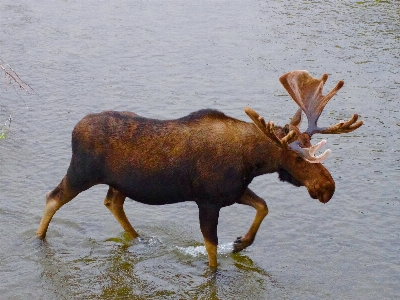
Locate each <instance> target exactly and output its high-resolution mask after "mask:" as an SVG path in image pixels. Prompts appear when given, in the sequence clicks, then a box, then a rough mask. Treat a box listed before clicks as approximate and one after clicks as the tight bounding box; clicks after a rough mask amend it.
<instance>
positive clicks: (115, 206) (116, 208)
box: [104, 187, 139, 239]
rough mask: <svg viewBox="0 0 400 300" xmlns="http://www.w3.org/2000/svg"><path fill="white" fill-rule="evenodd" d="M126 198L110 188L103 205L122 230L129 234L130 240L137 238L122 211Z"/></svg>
mask: <svg viewBox="0 0 400 300" xmlns="http://www.w3.org/2000/svg"><path fill="white" fill-rule="evenodd" d="M125 198H126V196H125V195H124V194H122V193H121V192H119V191H118V190H116V189H114V188H112V187H110V188H109V189H108V192H107V196H106V198H105V199H104V205H105V206H106V207H107V208H108V209H109V210H110V211H111V213H112V214H113V215H114V217H115V218H116V219H117V221H118V222H119V223H120V224H121V226H122V228H124V230H125V231H126V232H127V233H128V234H129V236H130V237H131V238H132V239H135V238H137V237H138V236H139V234H138V233H137V232H136V230H135V229H133V227H132V225H131V223H129V220H128V218H127V217H126V215H125V211H124V202H125Z"/></svg>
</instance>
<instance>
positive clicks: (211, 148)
mask: <svg viewBox="0 0 400 300" xmlns="http://www.w3.org/2000/svg"><path fill="white" fill-rule="evenodd" d="M327 78H328V75H326V74H325V75H323V76H322V78H321V79H315V78H312V77H311V76H310V75H309V74H308V72H307V71H292V72H290V73H287V74H285V75H283V76H282V77H281V78H280V81H281V83H282V84H283V86H284V87H285V89H286V90H287V91H288V93H289V94H290V96H291V97H292V98H293V100H294V101H295V102H296V103H297V104H298V105H299V107H300V109H299V110H298V111H297V112H296V114H295V115H294V117H293V119H292V121H291V122H290V124H287V125H286V126H284V127H279V126H277V127H275V126H274V125H273V123H272V122H269V123H266V122H265V121H264V119H263V118H262V117H260V116H259V115H258V114H257V113H256V112H255V111H254V110H252V109H250V108H246V109H245V112H246V114H247V115H248V116H249V117H250V118H251V120H252V121H253V122H252V123H247V122H243V121H240V120H237V119H234V118H231V117H228V116H226V115H225V114H223V113H221V112H219V111H215V110H200V111H197V112H194V113H191V114H190V115H188V116H186V117H183V118H180V119H176V120H155V119H147V118H143V117H140V116H138V115H136V114H134V113H132V112H115V111H114V112H113V111H108V112H103V113H98V114H91V115H88V116H86V117H84V118H83V119H82V120H81V121H80V122H79V123H78V124H77V125H76V126H75V128H74V130H73V132H72V159H71V163H70V166H69V168H68V171H67V174H66V175H65V177H64V178H63V179H62V180H61V183H60V184H59V185H58V186H57V187H56V188H55V189H54V190H52V191H50V192H49V193H48V194H47V195H46V206H45V209H44V214H43V217H42V220H41V222H40V225H39V229H38V231H37V236H38V237H39V238H40V239H43V238H44V237H45V235H46V232H47V229H48V226H49V224H50V221H51V219H52V217H53V216H54V214H55V213H56V211H57V210H58V209H60V207H61V206H63V205H64V204H66V203H67V202H69V201H71V200H72V199H73V198H74V197H76V196H77V195H78V194H79V193H80V192H82V191H84V190H87V189H89V188H90V187H92V186H94V185H96V184H107V185H108V186H109V190H108V193H107V195H106V198H105V200H104V204H105V206H106V207H107V208H108V209H109V210H110V211H111V213H112V214H113V215H114V216H115V218H116V219H117V220H118V222H119V223H120V224H121V225H122V227H123V228H124V230H125V231H126V232H127V233H128V234H129V235H130V236H131V237H132V238H136V237H138V233H137V232H136V231H135V229H134V228H133V227H132V225H131V224H130V222H129V221H128V219H127V217H126V215H125V212H124V209H123V204H124V201H125V198H126V197H128V198H131V199H133V200H135V201H139V202H141V203H145V204H150V205H163V204H169V203H178V202H183V201H194V202H196V204H197V206H198V208H199V220H200V229H201V232H202V234H203V237H204V241H205V246H206V250H207V253H208V259H209V265H210V266H211V267H216V266H217V245H218V236H217V224H218V216H219V211H220V209H221V208H222V207H225V206H229V205H232V204H234V203H240V204H244V205H249V206H252V207H254V208H255V209H256V215H255V218H254V221H253V223H252V225H251V226H250V229H249V230H248V232H247V233H246V234H244V235H243V236H241V237H238V238H237V239H236V241H235V242H234V244H233V251H241V250H243V249H244V248H246V247H248V246H249V245H251V244H252V243H253V241H254V238H255V236H256V233H257V231H258V228H259V227H260V224H261V222H262V220H263V219H264V217H265V216H266V215H267V214H268V208H267V205H266V203H265V201H264V200H263V199H261V198H260V197H258V196H257V195H256V194H255V193H254V192H253V191H251V190H250V189H249V188H248V185H249V184H250V183H251V181H252V180H253V178H254V177H256V176H259V175H263V174H267V173H274V172H277V173H278V174H279V178H280V179H281V180H282V181H287V182H289V183H291V184H293V185H296V186H305V187H306V188H307V190H308V192H309V194H310V196H311V197H312V198H315V199H318V200H319V201H321V202H323V203H326V202H328V201H329V200H330V199H331V197H332V196H333V193H334V191H335V182H334V181H333V179H332V176H331V175H330V173H329V171H328V170H327V169H326V168H325V167H324V166H323V165H322V164H321V161H322V160H323V159H325V158H326V157H327V155H328V154H329V152H330V150H327V151H325V152H324V153H323V154H321V155H320V156H317V157H316V156H315V155H314V154H315V152H316V150H317V149H319V148H320V147H321V146H322V145H323V144H325V141H322V142H321V143H319V144H316V145H315V146H312V145H311V142H310V140H311V137H312V135H313V134H314V133H322V134H324V133H345V132H351V131H353V130H355V129H357V128H358V127H360V126H361V125H362V121H357V119H358V116H357V115H356V114H355V115H354V116H353V117H352V118H351V119H350V120H349V121H347V122H340V123H338V124H335V125H333V126H331V127H328V128H320V127H318V126H317V120H318V118H319V116H320V114H321V112H322V110H323V109H324V107H325V105H326V104H327V102H328V101H329V100H330V99H331V98H332V97H333V96H334V95H335V94H336V93H337V91H338V90H339V89H340V88H341V87H342V86H343V81H340V82H339V83H338V84H337V85H336V87H335V88H334V89H333V90H332V91H331V92H330V93H328V94H327V95H326V96H323V95H322V88H323V85H324V83H325V82H326V80H327ZM302 112H304V113H305V115H306V116H307V119H308V128H307V130H306V131H304V132H300V130H299V125H300V122H301V117H302Z"/></svg>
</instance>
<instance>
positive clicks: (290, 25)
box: [0, 0, 400, 299]
mask: <svg viewBox="0 0 400 300" xmlns="http://www.w3.org/2000/svg"><path fill="white" fill-rule="evenodd" d="M399 21H400V9H399V5H398V4H397V2H396V1H333V0H332V1H331V0H329V1H306V0H304V1H201V2H193V3H192V2H188V1H118V2H107V1H85V2H82V3H81V2H79V1H48V0H45V1H42V2H40V3H37V2H35V1H28V0H25V1H8V0H3V1H2V2H1V4H0V49H1V52H0V58H1V59H3V60H4V61H5V62H7V63H9V64H10V65H11V66H12V67H13V68H14V69H15V70H16V71H17V72H18V74H19V75H20V76H21V78H23V79H24V80H25V81H26V82H28V83H29V84H30V85H31V86H32V87H33V88H34V90H35V91H36V92H37V93H38V94H39V95H40V97H39V96H37V95H35V94H34V93H32V94H29V95H28V94H26V93H24V92H23V91H20V90H18V89H17V92H18V94H17V93H16V91H15V90H14V89H13V88H12V87H11V86H10V85H8V84H7V81H6V80H5V81H4V83H3V82H2V83H1V85H0V122H1V123H0V124H3V123H4V122H5V121H6V120H7V119H8V117H9V115H10V114H11V115H12V117H13V121H12V125H11V131H9V132H7V135H6V138H5V139H0V237H1V243H0V295H1V296H0V298H1V299H396V298H398V295H399V294H400V288H399V282H400V261H399V253H400V238H399V232H400V225H399V224H400V223H399V217H400V209H399V205H400V203H399V194H398V192H399V183H398V182H399V179H398V178H399V172H400V157H399V152H400V134H399V126H400V113H399V95H400V74H399V72H400V71H399V65H400V59H399V57H400V53H399V41H400V35H399V33H400V25H399V24H400V22H399ZM294 69H307V70H308V71H309V72H310V73H311V74H312V75H313V76H314V77H320V76H321V75H322V74H323V73H329V74H330V78H329V79H328V82H327V84H326V90H329V89H330V88H332V87H333V86H334V85H335V84H336V82H337V81H339V80H342V79H343V80H344V81H345V86H344V87H343V89H342V90H340V92H339V93H338V95H337V96H335V97H334V98H333V99H332V100H331V102H330V103H329V104H328V105H327V107H326V109H325V112H324V113H323V115H322V116H321V119H320V123H321V125H323V126H326V125H330V124H333V123H336V122H337V121H338V120H341V119H348V118H349V117H350V116H351V115H352V114H353V113H359V114H360V116H361V119H362V120H364V122H365V124H364V125H363V126H362V127H361V128H360V129H359V130H357V131H355V132H354V133H351V134H343V135H336V136H334V135H330V136H327V137H324V138H327V140H328V147H329V148H330V149H331V150H332V155H331V157H329V158H328V159H327V161H326V163H324V164H325V165H326V167H327V168H328V169H329V170H330V171H331V173H332V176H333V178H334V179H335V181H336V192H335V195H334V197H333V198H332V199H331V201H330V202H329V203H328V204H326V205H322V204H321V203H319V202H318V201H315V200H312V199H310V197H309V195H308V193H307V191H306V190H305V189H304V188H295V187H292V186H290V185H288V184H285V183H281V182H279V180H278V178H277V175H276V174H274V175H268V176H262V177H259V178H257V179H256V180H255V181H254V182H253V183H252V184H251V188H252V190H254V191H255V192H256V193H257V194H258V195H259V196H261V197H263V198H264V199H265V200H266V201H267V203H268V206H269V210H270V213H269V215H268V216H267V218H266V219H265V221H264V223H263V224H262V226H261V228H260V231H259V234H258V236H257V239H256V241H255V243H254V245H252V246H251V247H250V248H248V249H246V250H245V251H243V252H242V253H238V254H232V253H231V252H230V249H231V246H232V242H233V241H234V239H235V238H236V237H237V236H239V235H242V234H244V233H245V232H246V231H247V229H248V228H249V226H250V224H251V221H252V219H253V217H254V213H255V212H254V210H252V209H251V208H248V207H242V206H239V205H234V206H231V207H228V208H225V209H223V210H222V211H221V217H220V222H219V227H218V233H219V239H220V247H219V254H218V260H219V263H220V266H219V269H218V271H216V272H213V271H210V270H209V268H208V267H207V256H206V254H205V250H204V247H203V240H202V236H201V233H200V230H199V225H198V211H197V207H196V205H195V204H194V203H181V204H177V205H168V206H162V207H153V206H151V207H150V206H146V205H142V204H139V203H136V202H134V201H128V203H126V205H125V206H126V209H125V210H126V212H127V215H128V218H129V219H130V220H131V222H132V224H133V226H134V227H135V229H136V230H137V231H138V232H139V233H140V234H141V238H140V239H139V240H135V241H129V240H127V239H126V237H125V236H124V233H123V231H122V229H121V227H120V225H119V224H118V223H117V221H116V220H115V219H114V217H113V216H112V215H111V214H110V213H109V211H108V210H107V209H106V208H105V207H104V205H103V199H104V197H105V195H106V191H107V187H105V186H97V187H94V188H92V189H90V190H88V191H86V192H84V193H82V194H81V195H79V196H78V197H77V198H76V199H74V200H73V201H72V202H71V203H69V204H68V205H66V206H65V207H63V208H62V209H61V210H60V211H59V212H57V214H56V215H55V217H54V219H53V221H52V223H51V224H50V228H49V232H48V235H47V239H46V241H45V242H43V243H41V242H39V241H38V240H36V238H35V232H36V229H37V226H38V224H39V221H40V218H41V215H42V211H43V208H44V203H45V200H44V195H45V193H46V192H47V191H49V190H51V189H52V188H54V187H55V186H56V185H57V184H58V183H59V181H60V180H61V178H62V177H63V176H64V174H65V172H66V170H67V167H68V164H69V159H70V153H71V150H70V138H71V137H70V136H71V131H72V129H73V126H74V125H75V124H76V123H77V122H78V121H79V120H80V119H81V118H82V117H83V116H84V115H86V114H88V113H91V112H99V111H103V110H110V109H112V110H130V111H134V112H136V113H138V114H140V115H143V116H147V117H152V118H162V119H167V118H178V117H181V116H184V115H186V114H188V113H190V112H192V111H194V110H197V109H201V108H216V109H219V110H221V111H223V112H225V113H226V114H228V115H230V116H233V117H236V118H239V119H242V120H249V119H248V118H247V116H246V115H245V113H244V112H243V109H244V107H245V106H247V105H249V106H251V107H252V108H253V109H255V110H256V111H257V112H259V113H260V114H262V115H263V116H264V117H265V119H266V120H272V121H274V122H275V123H276V124H281V125H284V124H286V122H287V120H288V119H289V117H291V116H292V115H293V113H294V112H295V111H296V105H295V103H294V102H293V101H292V100H291V99H290V97H289V96H288V95H287V93H286V92H285V90H284V89H283V87H282V86H281V85H280V83H279V81H278V78H279V76H280V75H282V74H284V73H286V72H288V71H290V70H294ZM320 138H321V136H317V137H316V139H318V140H319V139H320Z"/></svg>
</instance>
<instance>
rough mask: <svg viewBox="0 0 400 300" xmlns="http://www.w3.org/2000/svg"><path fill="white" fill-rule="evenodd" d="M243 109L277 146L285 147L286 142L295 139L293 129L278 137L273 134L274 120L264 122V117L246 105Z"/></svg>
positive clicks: (286, 145)
mask: <svg viewBox="0 0 400 300" xmlns="http://www.w3.org/2000/svg"><path fill="white" fill-rule="evenodd" d="M244 111H245V113H246V114H247V115H248V116H249V117H250V119H252V120H253V122H254V124H255V125H256V126H257V127H258V129H260V130H261V132H263V133H264V134H265V135H266V136H268V137H269V138H270V139H271V140H272V141H273V142H274V143H275V144H277V145H278V146H279V147H281V148H284V149H286V148H287V147H288V144H289V143H291V142H293V141H294V140H295V137H296V132H295V131H294V130H291V131H290V132H289V133H288V134H287V135H286V136H284V137H283V138H281V139H280V138H278V137H277V136H276V134H275V131H274V122H272V121H269V122H268V123H265V120H264V118H263V117H261V116H260V115H259V114H258V113H256V112H255V111H254V110H253V109H251V108H250V107H246V108H245V109H244Z"/></svg>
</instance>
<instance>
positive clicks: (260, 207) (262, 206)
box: [233, 189, 268, 252]
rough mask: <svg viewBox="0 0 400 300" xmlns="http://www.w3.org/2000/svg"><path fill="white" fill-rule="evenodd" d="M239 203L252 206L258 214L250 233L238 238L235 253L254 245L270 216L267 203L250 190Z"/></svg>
mask: <svg viewBox="0 0 400 300" xmlns="http://www.w3.org/2000/svg"><path fill="white" fill-rule="evenodd" d="M237 203H240V204H244V205H249V206H252V207H254V208H255V209H256V211H257V212H256V216H255V218H254V221H253V223H252V224H251V227H250V229H249V231H248V232H247V233H246V234H245V235H244V236H241V237H238V238H237V239H236V241H235V242H234V243H233V252H239V251H241V250H243V249H244V248H246V247H248V246H250V245H251V244H252V243H253V241H254V238H255V237H256V234H257V231H258V228H259V227H260V225H261V222H262V221H263V220H264V218H265V217H266V216H267V214H268V207H267V204H266V203H265V201H264V200H263V199H261V198H260V197H258V196H257V195H256V194H255V193H254V192H253V191H251V190H250V189H247V190H246V191H245V193H244V194H243V196H242V197H241V198H240V199H239V201H238V202H237Z"/></svg>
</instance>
